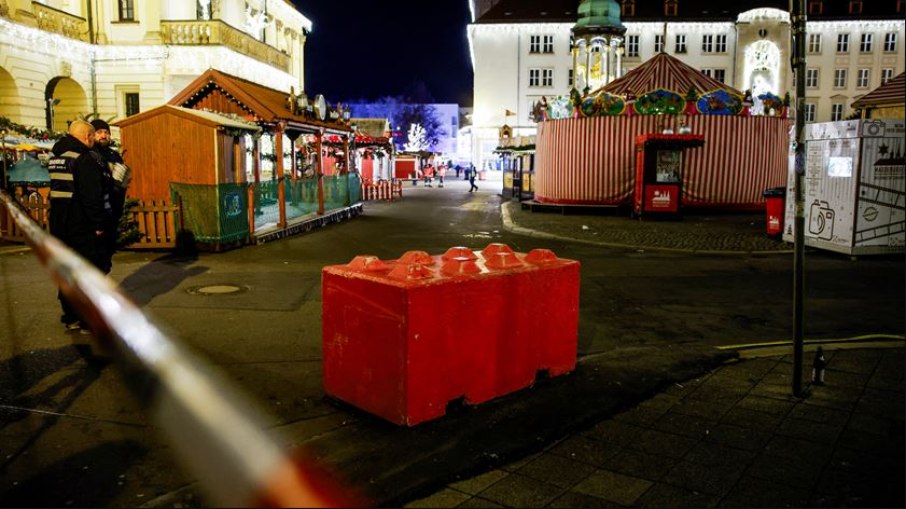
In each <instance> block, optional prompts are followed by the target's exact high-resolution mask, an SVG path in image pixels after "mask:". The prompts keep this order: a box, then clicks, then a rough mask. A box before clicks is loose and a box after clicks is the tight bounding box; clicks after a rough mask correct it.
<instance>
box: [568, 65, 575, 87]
mask: <svg viewBox="0 0 906 509" xmlns="http://www.w3.org/2000/svg"><path fill="white" fill-rule="evenodd" d="M575 80H576V76H575V74H573V70H572V69H570V70H569V77H568V78H566V82H567V83H569V88H573V85H574V84H575Z"/></svg>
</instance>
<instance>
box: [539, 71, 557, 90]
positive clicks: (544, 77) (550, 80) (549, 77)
mask: <svg viewBox="0 0 906 509" xmlns="http://www.w3.org/2000/svg"><path fill="white" fill-rule="evenodd" d="M541 86H542V87H552V86H554V70H553V69H541Z"/></svg>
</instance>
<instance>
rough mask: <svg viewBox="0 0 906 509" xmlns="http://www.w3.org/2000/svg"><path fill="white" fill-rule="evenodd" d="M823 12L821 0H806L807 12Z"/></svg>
mask: <svg viewBox="0 0 906 509" xmlns="http://www.w3.org/2000/svg"><path fill="white" fill-rule="evenodd" d="M823 12H824V2H822V1H821V0H809V2H808V13H809V14H821V13H823Z"/></svg>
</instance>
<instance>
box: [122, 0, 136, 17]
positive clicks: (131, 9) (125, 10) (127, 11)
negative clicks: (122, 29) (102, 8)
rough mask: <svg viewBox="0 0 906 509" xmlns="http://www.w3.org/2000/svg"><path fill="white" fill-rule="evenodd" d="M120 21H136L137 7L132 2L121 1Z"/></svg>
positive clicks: (130, 0)
mask: <svg viewBox="0 0 906 509" xmlns="http://www.w3.org/2000/svg"><path fill="white" fill-rule="evenodd" d="M118 3H119V8H120V21H135V5H133V2H132V0H119V2H118Z"/></svg>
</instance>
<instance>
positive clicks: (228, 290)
mask: <svg viewBox="0 0 906 509" xmlns="http://www.w3.org/2000/svg"><path fill="white" fill-rule="evenodd" d="M246 289H247V288H245V287H242V286H236V285H205V286H193V287H192V288H189V289H188V290H186V291H187V292H188V293H189V294H191V295H233V294H237V293H242V292H244V291H246Z"/></svg>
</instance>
